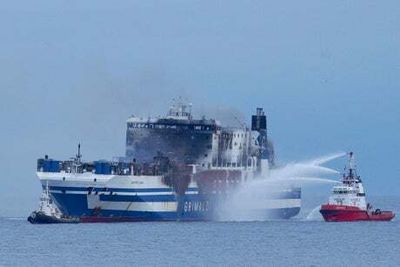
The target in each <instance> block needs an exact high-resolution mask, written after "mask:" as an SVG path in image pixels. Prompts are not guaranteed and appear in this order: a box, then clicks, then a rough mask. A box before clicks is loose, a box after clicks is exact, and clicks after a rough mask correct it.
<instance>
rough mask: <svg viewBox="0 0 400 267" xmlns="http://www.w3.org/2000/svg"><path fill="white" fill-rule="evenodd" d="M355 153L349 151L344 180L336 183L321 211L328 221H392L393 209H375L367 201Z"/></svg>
mask: <svg viewBox="0 0 400 267" xmlns="http://www.w3.org/2000/svg"><path fill="white" fill-rule="evenodd" d="M354 162H355V161H354V153H352V152H350V153H349V161H348V164H347V166H346V168H345V174H343V177H342V182H341V183H340V184H338V185H335V186H334V187H333V190H332V195H331V196H330V198H329V201H328V203H327V204H324V205H322V206H321V209H320V213H321V214H322V216H323V217H324V220H325V221H327V222H351V221H391V220H392V219H393V218H394V217H395V214H394V213H393V212H392V211H382V210H380V209H375V210H374V209H373V208H372V205H371V204H369V203H367V201H366V197H365V191H364V187H363V184H362V180H361V177H360V176H358V175H357V170H356V165H355V163H354Z"/></svg>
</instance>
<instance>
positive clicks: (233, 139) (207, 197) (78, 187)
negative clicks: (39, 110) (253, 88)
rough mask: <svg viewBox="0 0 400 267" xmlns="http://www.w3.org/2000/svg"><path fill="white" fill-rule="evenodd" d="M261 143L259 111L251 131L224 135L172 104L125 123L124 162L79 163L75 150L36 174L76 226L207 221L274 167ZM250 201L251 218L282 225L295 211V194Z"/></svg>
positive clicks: (43, 162)
mask: <svg viewBox="0 0 400 267" xmlns="http://www.w3.org/2000/svg"><path fill="white" fill-rule="evenodd" d="M267 137H268V136H267V118H266V115H265V114H264V112H263V109H262V108H258V109H257V113H256V114H255V115H253V116H252V120H251V128H248V127H246V126H243V127H241V128H230V127H224V126H222V125H221V123H219V122H218V121H217V120H214V119H206V118H205V117H203V118H200V119H194V118H193V117H192V114H191V105H188V104H186V103H184V102H177V103H175V104H174V105H173V106H171V108H170V110H169V112H168V114H167V116H165V117H161V118H148V119H143V118H139V117H135V116H132V117H130V118H129V119H128V120H127V130H126V154H125V156H124V157H120V158H118V160H113V161H92V162H84V161H82V155H81V153H80V146H79V147H78V153H77V155H76V157H74V158H73V159H71V160H65V161H59V160H53V159H50V158H49V157H48V156H45V158H42V159H39V160H38V164H37V175H38V177H39V179H40V181H41V184H42V187H43V188H48V191H49V193H50V196H51V198H52V200H53V203H55V205H56V206H57V208H58V209H59V210H60V211H61V212H62V213H63V214H64V215H65V216H72V217H78V218H79V219H80V221H81V222H127V221H176V220H182V221H186V220H188V221H190V220H191V221H193V220H214V219H215V218H217V216H218V207H219V203H220V202H221V200H226V199H227V196H229V195H231V194H232V192H234V191H235V189H237V188H238V187H239V186H240V185H241V184H243V183H248V182H251V181H253V180H255V179H265V174H266V173H268V170H269V168H273V167H274V150H273V146H272V143H271V142H270V141H269V140H268V138H267ZM263 177H264V178H263ZM269 191H270V190H269ZM254 202H255V203H254V211H255V212H259V213H265V214H268V218H279V219H281V218H282V219H283V218H286V219H288V218H291V217H293V216H295V215H297V214H298V213H299V211H300V206H301V189H300V188H298V187H291V186H290V187H286V188H277V189H276V191H275V192H274V194H271V192H269V193H268V194H267V193H266V194H265V199H264V200H263V201H262V203H259V202H260V198H259V197H258V198H257V199H255V200H254Z"/></svg>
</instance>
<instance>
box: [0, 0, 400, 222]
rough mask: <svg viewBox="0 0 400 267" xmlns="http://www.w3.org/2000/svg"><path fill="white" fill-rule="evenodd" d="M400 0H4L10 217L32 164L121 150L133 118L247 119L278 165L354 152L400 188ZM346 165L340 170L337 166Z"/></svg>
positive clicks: (33, 189) (1, 204)
mask: <svg viewBox="0 0 400 267" xmlns="http://www.w3.org/2000/svg"><path fill="white" fill-rule="evenodd" d="M399 14H400V3H399V1H398V0H393V1H366V0H362V1H350V0H346V1H345V0H337V1H265V0H264V1H205V0H202V1H188V0H182V1H149V0H146V1H144V0H143V1H131V0H130V1H102V0H100V1H99V0H97V1H71V0H64V1H56V0H49V1H7V2H5V3H2V5H0V119H1V124H2V131H1V132H0V145H1V150H0V151H1V152H0V153H1V154H0V159H1V165H0V166H1V167H2V170H3V171H2V175H1V178H0V179H1V183H0V215H9V216H14V215H21V216H25V215H27V214H28V213H29V212H30V211H31V210H32V209H34V208H35V207H36V206H37V201H38V197H39V192H40V185H39V182H38V179H37V178H36V177H35V169H36V159H37V158H38V157H41V156H43V155H44V154H45V153H47V154H49V155H50V156H51V157H53V158H57V159H64V158H68V157H70V156H73V154H74V153H75V149H76V144H77V143H78V142H81V143H82V148H83V153H84V157H85V158H86V159H98V158H108V159H110V158H112V157H113V156H116V155H123V153H124V141H125V136H124V135H125V120H126V118H127V117H128V116H129V115H130V114H133V113H134V114H140V115H144V116H148V115H160V114H161V115H162V114H164V113H165V112H166V110H167V108H168V106H169V104H170V100H171V99H172V98H173V97H176V96H179V95H182V96H185V97H189V98H190V99H191V101H192V102H193V104H194V106H195V108H196V110H197V111H198V113H200V111H207V113H208V114H210V113H213V112H210V110H211V111H214V112H215V110H218V107H223V109H225V110H230V109H233V110H236V111H240V112H241V113H242V114H243V116H244V117H245V118H248V117H249V116H250V115H251V113H252V112H253V110H254V109H255V107H257V106H262V107H264V108H265V109H266V111H267V113H268V117H269V127H270V133H271V137H272V139H273V140H274V142H275V149H276V152H277V158H278V161H279V162H288V161H293V160H300V159H307V158H312V157H314V156H319V155H323V154H326V153H330V152H337V151H348V150H354V151H355V152H356V153H357V159H358V165H359V168H360V173H361V175H362V177H363V178H364V181H365V184H366V186H367V192H369V193H370V194H374V195H384V194H389V195H398V194H399V192H400V183H399V179H400V164H399V162H398V161H399V155H400V151H399V150H400V144H399V140H398V137H399V130H400V81H399V78H400V15H399ZM342 163H343V162H339V166H341V165H342Z"/></svg>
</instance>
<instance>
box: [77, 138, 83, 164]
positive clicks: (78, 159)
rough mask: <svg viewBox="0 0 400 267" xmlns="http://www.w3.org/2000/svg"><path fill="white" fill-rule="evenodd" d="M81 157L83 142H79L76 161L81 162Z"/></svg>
mask: <svg viewBox="0 0 400 267" xmlns="http://www.w3.org/2000/svg"><path fill="white" fill-rule="evenodd" d="M81 158H82V154H81V143H79V144H78V154H77V155H76V161H77V162H78V163H81Z"/></svg>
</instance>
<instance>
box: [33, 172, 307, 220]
mask: <svg viewBox="0 0 400 267" xmlns="http://www.w3.org/2000/svg"><path fill="white" fill-rule="evenodd" d="M65 175H66V174H53V175H52V177H50V174H43V175H41V174H39V177H40V178H41V181H42V185H44V184H48V185H49V191H50V195H51V197H52V199H53V200H54V203H55V204H56V205H57V207H58V208H59V209H60V210H61V212H62V213H63V214H65V215H67V216H71V217H78V218H80V222H87V223H89V222H90V223H91V222H136V221H211V220H220V219H221V217H220V216H219V214H220V212H221V209H222V208H221V201H225V200H226V198H227V194H226V192H225V193H223V194H211V193H203V192H202V191H201V189H200V188H198V187H197V186H196V183H195V182H193V183H191V184H190V185H189V187H188V188H187V189H186V191H185V193H184V194H182V195H179V194H177V193H176V192H175V191H174V190H173V189H172V188H170V187H168V186H165V185H164V184H162V182H161V178H160V177H151V176H149V177H135V176H130V177H118V176H112V177H105V178H104V179H100V178H97V180H96V182H93V181H94V179H93V177H87V176H83V175H81V176H77V177H67V178H66V179H64V178H65V177H62V176H65ZM96 177H99V176H96ZM254 202H255V203H254V210H253V211H252V212H254V213H256V216H251V217H252V218H256V220H258V218H267V219H289V218H291V217H293V216H296V215H297V214H298V213H299V211H300V206H301V191H300V189H299V188H296V189H291V190H284V191H282V192H276V193H275V194H269V196H268V197H267V198H266V199H260V198H257V199H255V200H254ZM233 208H234V207H229V209H233ZM222 220H224V218H222Z"/></svg>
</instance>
